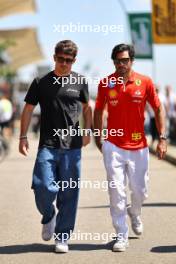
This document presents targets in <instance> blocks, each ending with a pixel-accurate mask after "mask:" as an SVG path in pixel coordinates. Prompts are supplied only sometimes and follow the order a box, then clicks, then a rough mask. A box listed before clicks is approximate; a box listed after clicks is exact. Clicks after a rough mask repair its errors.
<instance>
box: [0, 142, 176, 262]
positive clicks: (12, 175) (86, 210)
mask: <svg viewBox="0 0 176 264" xmlns="http://www.w3.org/2000/svg"><path fill="white" fill-rule="evenodd" d="M36 144H37V143H36V141H34V140H31V146H30V155H29V156H28V157H27V158H25V157H24V158H23V157H22V156H21V155H20V154H18V152H17V141H15V140H14V142H13V144H12V146H11V154H10V156H9V157H8V158H7V159H6V160H5V161H4V162H3V163H2V164H0V202H1V203H0V237H1V239H0V263H1V264H11V263H15V264H24V263H25V264H40V263H42V264H53V263H60V264H63V263H78V264H79V263H80V264H82V263H99V262H101V263H110V264H113V263H116V264H117V263H118V264H124V263H132V264H137V263H138V264H142V263H145V264H158V263H159V264H175V263H176V220H175V219H176V191H175V190H176V167H174V166H172V165H170V164H168V163H166V162H160V161H158V160H157V159H155V158H154V157H151V162H150V192H149V195H150V198H149V199H148V201H147V202H146V203H145V204H144V207H143V221H144V225H145V233H144V235H143V237H142V238H140V239H137V238H136V237H135V235H134V234H133V233H132V232H130V247H129V249H128V250H127V251H126V252H124V253H113V252H112V251H111V246H112V243H111V242H110V240H109V241H108V242H107V243H105V241H104V239H105V235H106V234H109V235H110V234H111V233H113V232H114V229H113V227H112V225H111V218H110V216H109V207H108V194H107V191H105V189H98V186H97V189H90V188H87V189H86V188H84V189H81V195H80V202H79V210H78V216H77V223H76V229H75V232H76V233H77V234H80V233H82V234H83V233H91V234H89V239H88V240H86V239H85V238H84V240H76V241H71V242H70V244H71V245H70V252H69V253H68V254H64V255H63V254H62V255H58V254H55V253H53V243H52V242H49V243H45V242H43V241H42V239H41V237H40V233H41V226H40V215H39V214H38V212H37V210H36V208H35V205H34V197H33V193H32V191H31V190H30V185H31V172H32V168H33V164H34V157H35V153H36V151H35V147H36ZM82 165H83V166H82V176H83V179H84V180H92V181H94V183H95V181H96V180H100V181H104V180H105V171H104V167H103V163H102V157H101V155H100V154H99V152H98V151H97V150H96V149H95V148H94V147H93V146H92V145H91V146H90V147H89V148H87V149H86V150H84V152H83V163H82ZM96 233H99V234H100V235H101V236H102V235H103V233H105V234H104V238H103V237H101V238H102V239H101V240H99V241H98V240H95V239H98V237H97V235H96ZM91 235H92V237H94V240H93V241H91V240H90V236H91ZM103 242H104V243H103Z"/></svg>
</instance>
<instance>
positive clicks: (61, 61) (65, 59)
mask: <svg viewBox="0 0 176 264" xmlns="http://www.w3.org/2000/svg"><path fill="white" fill-rule="evenodd" d="M56 60H57V62H59V63H64V62H66V64H72V63H73V62H74V59H69V58H64V57H60V56H58V57H56Z"/></svg>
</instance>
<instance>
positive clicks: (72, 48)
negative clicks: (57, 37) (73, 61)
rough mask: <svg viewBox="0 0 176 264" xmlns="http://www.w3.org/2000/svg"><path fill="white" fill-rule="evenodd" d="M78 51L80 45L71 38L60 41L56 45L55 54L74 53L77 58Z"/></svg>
mask: <svg viewBox="0 0 176 264" xmlns="http://www.w3.org/2000/svg"><path fill="white" fill-rule="evenodd" d="M77 52H78V47H77V45H76V44H75V43H74V42H73V41H71V40H62V41H60V42H58V43H57V44H56V46H55V54H58V53H65V54H68V55H72V56H73V57H74V58H75V57H76V55H77Z"/></svg>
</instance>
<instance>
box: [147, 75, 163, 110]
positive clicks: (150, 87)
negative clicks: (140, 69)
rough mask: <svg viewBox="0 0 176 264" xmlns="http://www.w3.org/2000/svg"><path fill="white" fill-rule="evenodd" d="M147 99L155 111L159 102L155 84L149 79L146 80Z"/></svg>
mask: <svg viewBox="0 0 176 264" xmlns="http://www.w3.org/2000/svg"><path fill="white" fill-rule="evenodd" d="M147 101H148V102H149V104H150V105H151V107H152V108H153V110H154V111H156V110H157V109H158V107H159V106H160V104H161V102H160V100H159V97H158V94H157V92H156V89H155V86H154V84H153V82H152V80H151V79H149V80H148V84H147Z"/></svg>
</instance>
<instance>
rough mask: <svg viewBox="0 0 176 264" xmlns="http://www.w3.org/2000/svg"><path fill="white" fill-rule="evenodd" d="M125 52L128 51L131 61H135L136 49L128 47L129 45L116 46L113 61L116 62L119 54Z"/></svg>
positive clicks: (112, 54) (113, 51)
mask: <svg viewBox="0 0 176 264" xmlns="http://www.w3.org/2000/svg"><path fill="white" fill-rule="evenodd" d="M123 51H128V53H129V56H130V59H131V61H133V60H134V56H135V51H134V47H133V46H132V45H127V44H119V45H116V46H115V47H114V48H113V50H112V53H111V59H112V60H115V59H116V57H117V54H118V53H120V52H123Z"/></svg>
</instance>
